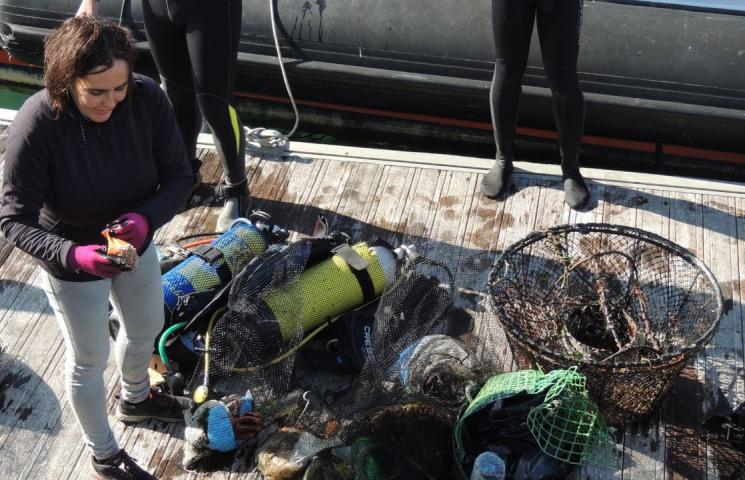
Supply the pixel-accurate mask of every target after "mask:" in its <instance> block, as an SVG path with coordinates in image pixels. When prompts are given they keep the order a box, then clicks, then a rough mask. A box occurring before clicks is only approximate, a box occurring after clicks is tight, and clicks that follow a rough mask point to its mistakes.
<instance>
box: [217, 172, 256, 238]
mask: <svg viewBox="0 0 745 480" xmlns="http://www.w3.org/2000/svg"><path fill="white" fill-rule="evenodd" d="M217 190H218V191H217V196H218V197H219V198H224V199H225V204H224V205H223V207H222V210H221V211H220V215H219V216H218V217H217V225H216V228H217V231H218V232H225V231H227V230H228V228H230V225H231V224H232V223H233V220H235V219H237V218H246V217H247V216H248V212H249V210H250V208H251V194H250V193H249V191H248V181H247V180H244V181H242V182H241V183H239V184H237V185H230V184H228V183H221V184H219V185H218V186H217Z"/></svg>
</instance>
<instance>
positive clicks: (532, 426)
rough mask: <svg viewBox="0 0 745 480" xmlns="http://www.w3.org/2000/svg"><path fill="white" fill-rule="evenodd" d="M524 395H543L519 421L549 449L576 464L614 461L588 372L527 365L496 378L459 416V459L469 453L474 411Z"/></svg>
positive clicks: (456, 436) (456, 442)
mask: <svg viewBox="0 0 745 480" xmlns="http://www.w3.org/2000/svg"><path fill="white" fill-rule="evenodd" d="M518 395H523V396H526V395H527V396H537V397H536V398H535V399H534V402H533V403H534V405H533V406H532V407H530V409H529V411H528V412H527V416H526V418H525V420H524V421H523V420H520V419H516V420H515V421H516V422H518V423H521V424H523V425H524V426H525V427H526V428H527V430H528V431H529V433H530V436H531V437H532V438H530V439H529V440H530V442H531V443H535V444H536V445H537V446H538V447H539V448H540V449H541V450H542V451H543V452H544V453H545V454H547V455H549V456H551V457H553V458H556V459H557V460H560V461H562V462H565V463H568V464H572V465H585V464H593V465H600V466H603V465H611V464H612V463H613V461H614V460H613V457H612V454H613V451H612V442H611V438H610V432H609V429H608V427H607V425H606V423H605V421H604V420H603V418H602V415H601V414H600V413H599V411H598V409H597V406H595V404H594V403H593V402H592V401H591V400H589V398H588V394H587V390H586V388H585V378H584V377H583V376H582V375H581V374H579V373H578V372H577V371H576V369H574V368H572V369H569V370H554V371H551V372H549V373H548V374H543V373H542V372H540V371H537V370H521V371H518V372H509V373H503V374H500V375H497V376H494V377H492V378H490V379H489V380H488V381H487V382H486V383H485V384H484V386H483V387H482V388H481V390H480V391H479V393H478V394H477V395H476V397H475V398H474V399H473V400H472V401H471V403H470V404H469V405H468V407H467V408H466V409H465V411H464V412H463V413H462V415H461V416H460V418H459V419H458V421H457V422H456V425H455V430H454V447H455V454H456V457H457V458H456V461H458V462H459V463H461V464H462V463H463V462H464V460H465V458H466V455H467V452H466V446H465V445H464V428H465V426H466V421H467V420H468V419H469V417H471V416H472V415H475V414H477V413H480V412H483V411H484V410H485V409H490V408H493V407H494V404H495V403H496V402H502V401H504V400H507V399H510V398H513V397H516V396H518ZM541 396H542V398H541Z"/></svg>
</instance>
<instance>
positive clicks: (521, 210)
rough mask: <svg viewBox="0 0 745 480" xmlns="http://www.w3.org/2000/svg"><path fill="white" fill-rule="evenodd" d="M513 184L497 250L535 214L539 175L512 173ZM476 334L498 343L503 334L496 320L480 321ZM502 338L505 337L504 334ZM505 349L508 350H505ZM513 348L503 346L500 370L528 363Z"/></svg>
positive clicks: (521, 233)
mask: <svg viewBox="0 0 745 480" xmlns="http://www.w3.org/2000/svg"><path fill="white" fill-rule="evenodd" d="M513 182H514V183H513V184H512V185H511V186H510V187H509V188H510V190H509V192H508V196H507V198H505V199H504V200H503V202H504V211H503V212H502V215H501V218H500V219H499V220H501V222H500V227H499V235H498V236H497V239H496V244H495V247H496V251H497V254H499V252H501V251H502V250H505V249H506V248H507V247H509V246H510V245H512V244H513V243H515V242H517V241H518V240H520V239H522V238H523V237H525V236H526V235H528V234H529V233H530V232H531V231H532V230H533V227H534V225H535V220H536V217H537V214H538V208H537V207H538V200H539V195H540V190H541V188H540V187H541V183H542V181H541V180H540V179H536V178H527V177H523V176H515V178H514V180H513ZM478 334H479V335H489V336H491V335H494V341H495V342H499V343H497V344H499V345H502V344H506V345H508V346H509V343H508V342H505V343H501V339H500V336H504V332H503V330H502V329H501V325H498V322H494V321H493V322H489V323H486V322H484V324H483V328H482V329H481V330H480V331H479V332H478ZM504 338H505V340H506V337H504ZM508 353H509V354H508ZM514 353H515V352H514V350H513V349H512V348H511V346H510V348H508V349H505V350H504V358H503V360H502V365H501V367H500V370H502V371H510V370H517V369H522V368H528V367H530V364H529V359H527V358H522V357H521V358H520V359H516V358H514Z"/></svg>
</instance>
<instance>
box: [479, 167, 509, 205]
mask: <svg viewBox="0 0 745 480" xmlns="http://www.w3.org/2000/svg"><path fill="white" fill-rule="evenodd" d="M512 170H513V168H512V160H505V159H502V158H497V160H496V161H495V162H494V165H492V167H491V170H489V173H487V174H486V176H485V177H484V179H483V180H482V181H481V193H483V194H484V196H485V197H486V198H492V199H495V198H499V197H500V196H501V195H502V194H503V193H504V192H505V191H506V190H507V187H508V186H509V184H510V175H512Z"/></svg>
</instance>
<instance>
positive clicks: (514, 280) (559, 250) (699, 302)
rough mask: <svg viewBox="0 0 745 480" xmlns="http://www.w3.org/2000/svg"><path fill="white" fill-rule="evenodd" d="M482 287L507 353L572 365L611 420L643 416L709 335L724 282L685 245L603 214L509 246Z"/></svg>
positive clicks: (551, 365)
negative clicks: (605, 219)
mask: <svg viewBox="0 0 745 480" xmlns="http://www.w3.org/2000/svg"><path fill="white" fill-rule="evenodd" d="M488 288H489V297H490V299H491V304H492V307H493V309H494V310H495V311H496V313H497V317H498V318H499V320H500V321H501V323H502V325H503V327H504V329H505V331H506V333H507V336H508V338H509V340H510V343H511V345H512V348H513V350H514V351H515V353H525V354H527V355H528V357H529V358H530V359H531V360H532V361H533V362H534V363H536V364H537V365H539V366H540V367H541V368H543V369H544V370H545V371H549V370H553V369H556V368H569V367H571V366H574V365H576V366H578V367H579V369H580V371H581V372H582V373H584V374H585V375H586V377H587V382H588V390H589V391H590V393H591V395H592V397H593V399H594V400H595V401H596V402H597V403H598V405H599V407H600V408H601V410H602V411H603V414H604V415H605V417H606V419H607V420H608V421H609V422H610V423H613V424H624V423H628V422H634V421H637V420H639V419H641V418H643V417H644V416H646V415H647V414H648V413H649V412H650V410H651V409H652V408H653V407H654V406H655V404H656V403H657V402H658V401H659V400H660V399H661V398H662V397H663V396H664V394H665V393H666V392H667V390H668V389H669V388H670V386H671V385H672V384H673V382H674V381H675V379H676V378H677V375H678V374H679V373H680V371H681V370H682V369H683V367H684V366H685V364H686V362H687V361H688V360H689V359H690V358H691V357H693V356H694V355H695V354H696V353H698V352H700V351H702V350H703V349H704V347H705V345H706V343H707V342H709V340H711V338H712V337H713V336H714V333H715V332H716V328H717V326H718V323H719V319H720V317H721V315H722V311H723V303H724V302H723V299H722V292H721V290H720V288H719V285H718V284H717V281H716V279H715V278H714V275H713V274H712V273H711V271H710V270H709V268H708V267H707V266H706V265H705V264H704V263H703V262H702V261H701V260H700V259H699V258H697V257H696V256H695V255H693V254H692V253H691V252H690V251H688V250H686V249H684V248H683V247H681V246H679V245H677V244H675V243H673V242H671V241H669V240H667V239H665V238H663V237H660V236H658V235H655V234H652V233H649V232H646V231H644V230H640V229H637V228H632V227H624V226H617V225H609V224H578V225H563V226H558V227H554V228H550V229H547V230H541V231H537V232H534V233H532V234H530V235H528V236H527V237H525V238H524V239H522V240H520V241H518V242H516V243H515V244H513V245H511V246H510V247H509V248H507V249H506V250H505V251H504V252H503V253H502V254H501V256H500V257H499V258H498V259H497V261H496V262H495V264H494V266H493V268H492V271H491V274H490V277H489V286H488Z"/></svg>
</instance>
